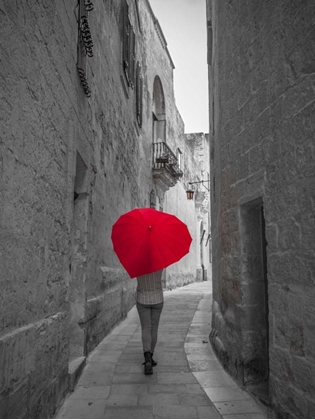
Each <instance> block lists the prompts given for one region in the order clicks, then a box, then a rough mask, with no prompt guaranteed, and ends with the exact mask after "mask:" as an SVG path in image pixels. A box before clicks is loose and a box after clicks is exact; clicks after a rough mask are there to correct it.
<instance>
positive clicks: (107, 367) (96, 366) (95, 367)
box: [84, 362, 116, 374]
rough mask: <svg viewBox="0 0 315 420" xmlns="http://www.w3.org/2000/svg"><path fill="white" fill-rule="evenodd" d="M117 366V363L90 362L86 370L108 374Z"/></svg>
mask: <svg viewBox="0 0 315 420" xmlns="http://www.w3.org/2000/svg"><path fill="white" fill-rule="evenodd" d="M115 367H116V364H115V363H109V362H105V363H99V362H88V363H87V365H86V366H85V368H84V372H103V373H104V374H106V373H112V372H114V370H115Z"/></svg>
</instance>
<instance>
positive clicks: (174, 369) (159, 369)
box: [153, 363, 190, 373]
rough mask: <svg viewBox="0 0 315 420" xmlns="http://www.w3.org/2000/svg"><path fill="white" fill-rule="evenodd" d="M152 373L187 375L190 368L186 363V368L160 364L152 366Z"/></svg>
mask: <svg viewBox="0 0 315 420" xmlns="http://www.w3.org/2000/svg"><path fill="white" fill-rule="evenodd" d="M153 371H154V373H162V372H163V373H170V372H174V373H189V372H190V368H189V366H188V363H187V364H186V366H169V365H162V364H160V363H159V364H158V365H157V366H154V368H153Z"/></svg>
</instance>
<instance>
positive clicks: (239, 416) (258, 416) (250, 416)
mask: <svg viewBox="0 0 315 420" xmlns="http://www.w3.org/2000/svg"><path fill="white" fill-rule="evenodd" d="M222 418H224V419H267V418H268V417H266V415H265V414H264V413H261V414H259V413H245V414H229V415H226V416H222Z"/></svg>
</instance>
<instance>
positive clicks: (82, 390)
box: [69, 385, 110, 400]
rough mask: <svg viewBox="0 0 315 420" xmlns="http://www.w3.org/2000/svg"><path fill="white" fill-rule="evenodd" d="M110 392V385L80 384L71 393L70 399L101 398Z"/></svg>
mask: <svg viewBox="0 0 315 420" xmlns="http://www.w3.org/2000/svg"><path fill="white" fill-rule="evenodd" d="M109 392H110V386H109V385H104V386H79V387H78V388H76V390H75V391H74V392H73V393H72V394H71V396H70V398H69V399H88V400H99V399H105V398H107V397H108V395H109Z"/></svg>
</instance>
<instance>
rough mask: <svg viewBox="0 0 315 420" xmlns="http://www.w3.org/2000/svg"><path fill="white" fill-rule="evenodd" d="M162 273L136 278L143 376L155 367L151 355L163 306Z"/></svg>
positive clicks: (160, 271)
mask: <svg viewBox="0 0 315 420" xmlns="http://www.w3.org/2000/svg"><path fill="white" fill-rule="evenodd" d="M162 272H163V270H158V271H154V272H153V273H149V274H144V275H143V276H139V277H137V283H138V285H137V294H136V301H137V310H138V314H139V318H140V323H141V329H142V345H143V353H144V363H143V364H144V373H145V375H151V374H152V373H153V369H152V366H156V365H157V363H156V362H155V361H154V360H153V353H154V349H155V345H156V342H157V336H158V327H159V322H160V316H161V312H162V309H163V304H164V297H163V289H162Z"/></svg>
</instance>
